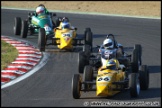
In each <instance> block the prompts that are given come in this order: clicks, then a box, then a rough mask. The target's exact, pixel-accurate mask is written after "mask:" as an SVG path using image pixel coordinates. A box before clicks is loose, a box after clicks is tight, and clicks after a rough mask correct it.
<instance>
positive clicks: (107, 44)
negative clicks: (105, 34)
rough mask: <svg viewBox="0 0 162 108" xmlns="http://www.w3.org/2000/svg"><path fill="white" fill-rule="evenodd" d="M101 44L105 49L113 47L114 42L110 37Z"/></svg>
mask: <svg viewBox="0 0 162 108" xmlns="http://www.w3.org/2000/svg"><path fill="white" fill-rule="evenodd" d="M103 46H104V48H105V49H112V48H114V42H113V41H112V39H105V40H104V42H103Z"/></svg>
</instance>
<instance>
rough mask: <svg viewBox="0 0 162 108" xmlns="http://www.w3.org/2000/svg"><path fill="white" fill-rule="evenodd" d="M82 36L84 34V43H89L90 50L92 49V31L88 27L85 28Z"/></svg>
mask: <svg viewBox="0 0 162 108" xmlns="http://www.w3.org/2000/svg"><path fill="white" fill-rule="evenodd" d="M84 33H85V34H84V36H85V44H87V45H90V47H91V51H92V49H93V46H92V42H93V38H92V32H91V29H90V28H86V30H85V32H84Z"/></svg>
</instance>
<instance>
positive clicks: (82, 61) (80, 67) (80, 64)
mask: <svg viewBox="0 0 162 108" xmlns="http://www.w3.org/2000/svg"><path fill="white" fill-rule="evenodd" d="M88 64H89V61H87V59H86V56H85V55H84V52H80V53H78V71H79V73H83V71H84V70H83V69H84V66H85V65H88Z"/></svg>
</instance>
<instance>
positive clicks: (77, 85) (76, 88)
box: [72, 74, 81, 99]
mask: <svg viewBox="0 0 162 108" xmlns="http://www.w3.org/2000/svg"><path fill="white" fill-rule="evenodd" d="M72 94H73V98H74V99H79V98H80V96H81V77H80V75H79V74H74V76H73V78H72Z"/></svg>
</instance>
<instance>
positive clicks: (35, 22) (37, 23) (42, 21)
mask: <svg viewBox="0 0 162 108" xmlns="http://www.w3.org/2000/svg"><path fill="white" fill-rule="evenodd" d="M31 24H32V26H33V27H34V33H38V30H39V28H44V27H45V26H46V25H48V26H49V27H50V28H51V30H46V29H45V31H46V35H48V34H51V33H53V24H52V20H51V18H50V15H47V14H41V15H38V16H32V20H31Z"/></svg>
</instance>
